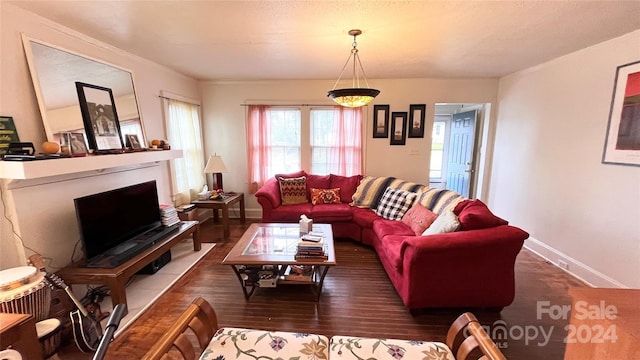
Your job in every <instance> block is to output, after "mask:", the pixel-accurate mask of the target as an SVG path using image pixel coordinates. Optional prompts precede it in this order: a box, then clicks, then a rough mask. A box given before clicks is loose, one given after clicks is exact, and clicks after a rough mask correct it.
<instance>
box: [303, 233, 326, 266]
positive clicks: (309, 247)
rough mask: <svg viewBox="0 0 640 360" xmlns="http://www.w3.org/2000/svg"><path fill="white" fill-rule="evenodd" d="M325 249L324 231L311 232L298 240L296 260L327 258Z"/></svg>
mask: <svg viewBox="0 0 640 360" xmlns="http://www.w3.org/2000/svg"><path fill="white" fill-rule="evenodd" d="M328 258H329V257H328V256H327V254H326V252H325V251H324V236H323V234H322V233H314V232H310V233H308V234H305V235H303V236H302V238H301V239H300V241H299V242H298V249H297V251H296V255H295V259H296V260H319V259H320V260H327V259H328Z"/></svg>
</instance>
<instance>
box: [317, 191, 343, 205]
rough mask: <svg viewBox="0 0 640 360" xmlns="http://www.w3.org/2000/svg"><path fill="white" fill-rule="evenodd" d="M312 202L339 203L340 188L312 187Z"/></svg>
mask: <svg viewBox="0 0 640 360" xmlns="http://www.w3.org/2000/svg"><path fill="white" fill-rule="evenodd" d="M311 203H312V204H313V205H318V204H339V203H340V188H335V189H315V188H311Z"/></svg>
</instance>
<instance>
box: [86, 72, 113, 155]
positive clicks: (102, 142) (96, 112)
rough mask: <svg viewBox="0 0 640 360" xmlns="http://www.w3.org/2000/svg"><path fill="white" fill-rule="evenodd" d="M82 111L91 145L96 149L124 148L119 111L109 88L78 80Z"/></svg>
mask: <svg viewBox="0 0 640 360" xmlns="http://www.w3.org/2000/svg"><path fill="white" fill-rule="evenodd" d="M76 90H77V92H78V101H79V102H80V111H81V112H82V121H83V123H84V130H85V132H86V133H87V140H88V142H89V147H90V148H91V149H95V150H98V151H100V150H116V149H118V150H122V148H123V147H124V144H123V143H122V135H121V134H122V133H121V130H120V122H119V121H118V112H117V111H116V104H115V101H114V100H113V92H112V91H111V89H109V88H105V87H102V86H97V85H91V84H86V83H81V82H76Z"/></svg>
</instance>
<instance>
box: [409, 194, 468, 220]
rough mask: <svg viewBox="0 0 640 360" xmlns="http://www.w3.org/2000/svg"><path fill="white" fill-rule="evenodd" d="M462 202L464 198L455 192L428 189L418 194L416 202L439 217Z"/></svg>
mask: <svg viewBox="0 0 640 360" xmlns="http://www.w3.org/2000/svg"><path fill="white" fill-rule="evenodd" d="M462 200H464V197H463V196H462V195H460V194H458V193H457V192H455V191H452V190H447V189H433V188H428V189H426V190H424V191H423V192H420V193H418V198H417V199H416V202H417V203H419V204H420V205H422V206H424V207H426V208H427V209H429V210H431V211H433V212H434V213H436V214H438V215H440V214H442V213H443V212H445V211H447V210H453V208H454V207H455V206H456V204H458V203H459V202H460V201H462Z"/></svg>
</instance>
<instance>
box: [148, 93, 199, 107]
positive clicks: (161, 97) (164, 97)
mask: <svg viewBox="0 0 640 360" xmlns="http://www.w3.org/2000/svg"><path fill="white" fill-rule="evenodd" d="M158 97H159V98H160V99H167V100H173V101H180V102H184V103H188V104H191V105H195V106H200V104H195V103H192V102H189V101H184V100H180V99H174V98H171V97H168V96H162V95H158Z"/></svg>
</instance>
